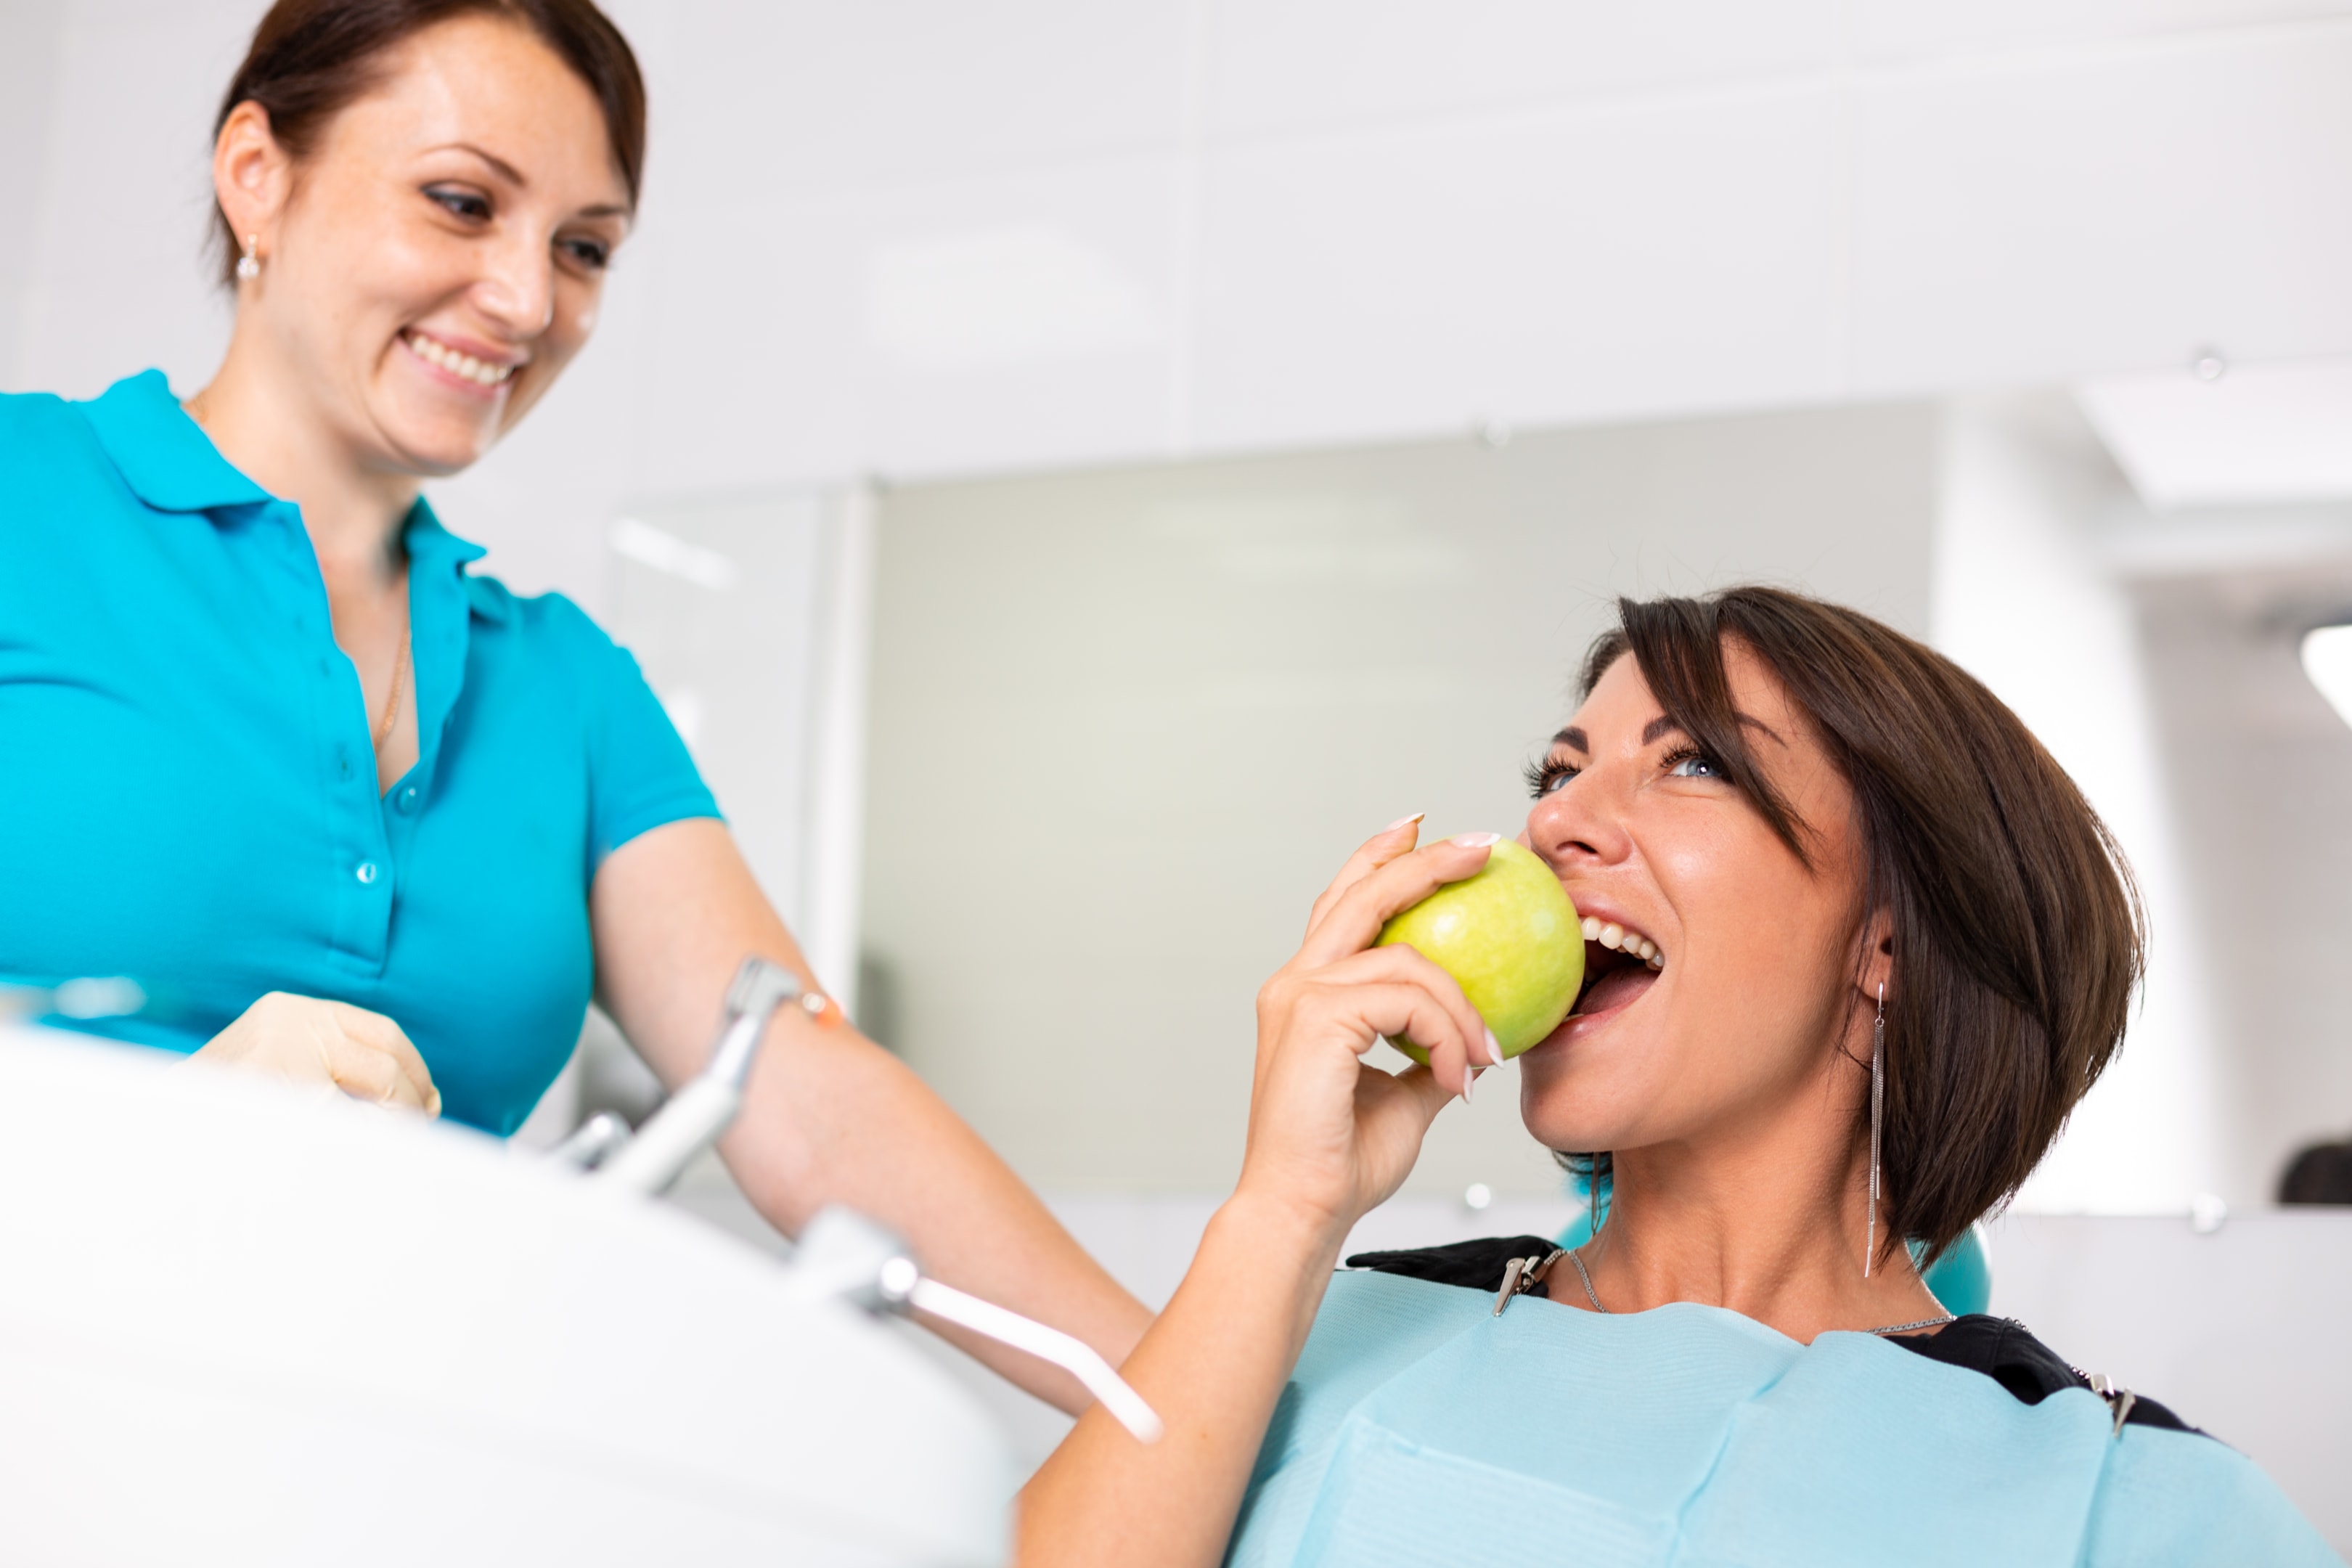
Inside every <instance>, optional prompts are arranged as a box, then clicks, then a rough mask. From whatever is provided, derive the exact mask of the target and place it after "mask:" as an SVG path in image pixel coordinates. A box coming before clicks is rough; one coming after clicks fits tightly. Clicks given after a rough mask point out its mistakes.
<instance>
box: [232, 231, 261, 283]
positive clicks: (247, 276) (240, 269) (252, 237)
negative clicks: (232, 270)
mask: <svg viewBox="0 0 2352 1568" xmlns="http://www.w3.org/2000/svg"><path fill="white" fill-rule="evenodd" d="M236 276H237V281H239V282H241V283H250V282H252V281H253V280H254V279H257V278H258V277H260V276H261V237H260V236H259V235H257V234H248V235H247V236H246V237H245V254H244V255H243V256H240V257H238V258H236Z"/></svg>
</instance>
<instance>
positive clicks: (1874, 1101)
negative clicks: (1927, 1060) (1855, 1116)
mask: <svg viewBox="0 0 2352 1568" xmlns="http://www.w3.org/2000/svg"><path fill="white" fill-rule="evenodd" d="M1885 1115H1886V982H1885V981H1884V980H1882V981H1880V982H1879V983H1878V1019H1877V1021H1876V1022H1875V1023H1874V1024H1872V1025H1871V1026H1870V1226H1869V1230H1868V1232H1867V1235H1868V1239H1867V1240H1866V1241H1864V1243H1863V1252H1862V1277H1863V1278H1864V1279H1869V1278H1870V1265H1871V1261H1872V1259H1873V1258H1875V1257H1876V1256H1877V1253H1878V1136H1879V1126H1880V1124H1881V1123H1882V1122H1883V1121H1885Z"/></svg>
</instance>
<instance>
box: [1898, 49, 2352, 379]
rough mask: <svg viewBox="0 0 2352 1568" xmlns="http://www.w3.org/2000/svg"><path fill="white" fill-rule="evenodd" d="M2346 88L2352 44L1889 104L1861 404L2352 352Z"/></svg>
mask: <svg viewBox="0 0 2352 1568" xmlns="http://www.w3.org/2000/svg"><path fill="white" fill-rule="evenodd" d="M2347 83H2352V26H2347V25H2345V24H2342V23H2336V24H2330V25H2328V26H2321V27H2303V28H2282V29H2276V30H2268V31H2265V30H2250V31H2247V32H2245V33H2243V34H2231V35H2224V36H2220V37H2199V38H2195V39H2189V40H2167V41H2163V42H2160V43H2157V44H2147V45H2135V46H2130V47H2120V48H2117V49H2114V50H2109V51H2102V52H2097V53H2094V54H2088V55H2081V56H2065V57H2054V58H2032V59H2029V60H2026V61H2024V62H2022V63H2001V64H1999V65H1991V66H1984V67H1981V68H1979V67H1975V66H1956V67H1952V68H1939V69H1933V70H1923V71H1919V72H1916V73H1905V72H1896V73H1894V74H1892V75H1890V76H1888V77H1887V78H1885V79H1883V80H1880V81H1878V82H1875V83H1874V84H1873V85H1871V86H1870V87H1868V88H1867V89H1864V91H1863V92H1862V94H1861V96H1860V99H1859V101H1858V105H1857V113H1856V122H1855V124H1856V130H1855V135H1856V148H1855V156H1856V174H1855V180H1854V214H1855V219H1854V224H1855V242H1854V261H1853V311H1854V353H1855V361H1854V364H1855V384H1856V388H1857V390H1861V391H1864V392H1870V391H1896V390H1903V389H1914V390H1921V389H1930V388H1934V389H1942V388H1948V387H1953V386H1969V385H1983V384H2000V383H2017V382H2025V381H2033V380H2043V379H2064V378H2069V377H2072V376H2074V375H2075V374H2084V373H2096V372H2099V371H2103V370H2113V369H2123V368H2136V367H2139V366H2146V365H2160V364H2174V363H2186V362H2187V361H2188V359H2189V357H2190V355H2191V354H2192V353H2195V352H2196V351H2197V350H2198V348H2199V347H2200V345H2206V344H2210V345H2218V346H2219V347H2221V349H2222V350H2223V351H2224V352H2225V353H2228V354H2230V355H2231V356H2232V357H2234V358H2240V359H2249V360H2252V359H2274V358H2292V357H2295V356H2298V355H2302V354H2311V353H2341V352H2343V351H2344V350H2345V349H2347V348H2352V290H2347V289H2344V288H2343V287H2341V284H2340V280H2341V279H2344V278H2345V277H2347V276H2352V200H2347V199H2346V196H2345V192H2346V191H2347V188H2352V184H2347V182H2352V90H2347Z"/></svg>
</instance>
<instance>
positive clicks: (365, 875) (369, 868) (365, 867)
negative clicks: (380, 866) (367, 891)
mask: <svg viewBox="0 0 2352 1568" xmlns="http://www.w3.org/2000/svg"><path fill="white" fill-rule="evenodd" d="M358 876H359V879H360V880H361V881H362V882H373V881H374V880H375V862H374V861H373V860H362V861H361V862H360V868H359V872H358Z"/></svg>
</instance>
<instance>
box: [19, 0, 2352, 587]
mask: <svg viewBox="0 0 2352 1568" xmlns="http://www.w3.org/2000/svg"><path fill="white" fill-rule="evenodd" d="M259 10H260V5H259V3H258V0H48V3H47V4H44V3H43V0H17V3H16V5H11V6H10V7H9V8H8V9H7V11H6V12H5V15H0V57H6V58H10V59H11V60H12V61H13V62H16V63H14V64H12V66H11V67H9V69H12V70H15V71H17V72H19V73H21V74H23V75H25V76H26V77H27V78H28V79H32V80H34V81H36V82H37V83H46V84H47V85H48V86H50V87H51V88H53V89H54V90H53V94H52V96H51V98H50V100H49V102H50V112H49V114H48V116H47V120H48V126H49V130H48V134H47V150H46V153H40V152H39V142H40V139H39V138H34V139H32V140H31V141H30V142H12V143H11V145H12V146H19V145H22V146H29V147H31V148H32V149H33V150H34V153H35V155H34V158H33V160H32V162H34V163H37V164H38V170H37V175H33V176H27V175H26V174H25V173H24V172H23V171H22V170H21V169H20V170H17V171H13V172H12V173H11V174H8V175H6V176H5V178H7V179H10V180H13V181H15V182H16V183H17V184H24V183H26V180H27V178H28V177H29V178H32V179H33V180H34V182H35V183H37V185H38V188H39V192H40V195H39V196H38V199H37V200H35V201H34V202H32V203H31V204H30V205H29V207H22V206H12V207H10V208H9V209H7V210H9V211H12V212H28V213H29V218H28V221H26V223H25V224H24V226H23V227H22V228H17V227H16V226H13V225H12V228H11V232H10V235H9V241H10V243H9V245H8V246H7V247H5V248H6V249H8V250H10V251H12V252H13V253H15V254H12V256H11V257H10V258H9V259H8V260H7V261H6V262H0V288H5V287H8V286H10V285H11V284H12V282H13V284H14V286H15V289H16V299H15V300H14V306H13V311H14V315H15V318H16V330H15V331H14V333H13V337H14V348H13V350H10V349H9V348H8V347H7V345H8V343H9V342H10V336H9V335H7V334H0V353H7V354H8V357H7V358H6V359H5V360H0V384H5V385H8V386H11V387H18V388H21V387H26V386H47V387H54V388H59V389H63V390H68V391H71V392H74V393H77V394H85V395H86V394H88V393H90V392H93V391H95V390H97V389H98V388H99V387H100V386H102V385H103V384H105V383H106V382H107V381H109V380H110V379H111V378H112V377H114V376H115V375H118V374H122V373H124V372H126V371H128V370H131V369H136V368H138V367H139V366H141V365H142V364H145V363H163V364H164V365H165V366H166V367H167V368H169V369H171V370H172V371H173V374H174V375H175V376H177V377H179V378H180V379H181V380H182V381H183V382H188V381H190V380H192V379H193V378H199V377H201V376H202V375H203V374H205V372H206V371H207V369H208V368H209V365H210V363H211V360H212V357H213V355H214V353H215V352H216V348H217V344H218V342H219V339H220V329H221V320H220V316H219V313H218V310H217V308H216V306H215V304H214V303H213V302H212V300H211V296H210V295H209V294H208V292H207V289H206V287H205V283H204V281H203V279H202V277H201V275H200V272H199V269H198V267H197V261H196V249H197V246H198V242H199V240H200V238H201V236H202V232H203V225H204V218H205V140H206V138H205V130H206V127H207V124H208V122H209V116H210V113H211V110H212V109H213V107H214V105H213V99H214V95H215V93H216V92H217V91H218V90H219V89H220V87H221V85H222V84H223V83H224V82H225V81H226V77H227V75H228V72H229V70H230V68H231V67H232V65H233V64H234V61H235V59H236V55H237V52H238V49H239V47H240V45H241V43H242V40H243V37H244V34H245V32H246V30H247V28H248V27H249V26H250V25H251V22H252V20H253V19H254V17H255V16H257V14H258V12H259ZM614 12H615V14H616V15H617V16H619V18H620V19H621V20H622V22H623V23H624V25H625V26H626V27H627V28H628V30H629V31H630V33H631V35H632V37H634V38H635V41H636V43H637V45H638V47H639V48H640V50H641V52H642V54H643V56H644V58H645V60H646V67H647V70H648V73H649V77H650V79H651V85H652V92H653V103H654V140H653V153H652V167H651V171H650V184H649V186H648V195H647V205H646V214H645V219H646V221H645V226H644V230H643V233H642V234H641V236H640V237H639V238H638V239H637V240H636V241H635V242H634V243H633V244H632V246H631V247H630V248H629V250H628V251H627V252H626V253H625V256H624V259H623V263H622V266H621V268H620V272H619V276H618V277H617V278H616V279H615V283H614V300H613V303H612V305H611V307H610V309H609V311H608V317H607V321H606V325H605V327H604V336H605V340H606V341H605V342H603V343H602V344H600V345H599V346H598V348H597V349H596V350H595V351H594V352H593V353H591V354H590V355H589V357H588V359H587V360H586V361H585V362H584V363H583V365H582V366H581V367H580V368H579V369H578V370H577V371H575V372H574V373H573V374H574V377H575V380H574V383H573V384H572V385H569V386H567V387H565V388H563V389H562V391H561V392H559V394H558V395H557V396H556V397H555V398H554V400H552V402H551V404H550V405H549V406H548V407H547V408H546V409H544V410H543V411H542V412H541V414H540V415H539V416H537V418H536V419H535V420H534V423H533V426H531V427H530V429H528V430H526V431H525V432H524V433H523V434H522V436H521V437H520V438H519V439H518V441H517V442H516V443H515V449H514V450H513V451H511V452H509V453H507V454H504V455H502V457H501V458H500V459H499V462H498V463H496V464H493V465H491V466H490V467H489V468H488V470H486V471H485V473H484V474H483V476H482V477H481V478H480V479H478V480H468V481H467V483H466V484H463V485H459V486H457V487H452V499H453V501H454V500H462V501H463V503H464V504H463V506H462V507H461V508H459V509H458V510H461V511H462V512H463V513H464V514H465V520H466V521H469V522H470V523H471V525H472V526H473V528H474V531H476V532H478V533H480V534H483V535H485V536H486V537H488V539H489V541H490V542H492V543H493V544H494V545H496V546H497V548H498V549H499V552H500V554H501V565H502V567H504V569H506V570H507V571H508V572H509V574H512V575H514V576H515V577H516V578H517V580H518V581H520V582H522V583H524V584H530V585H536V584H548V583H555V584H563V585H566V586H569V587H572V588H573V589H575V590H576V591H579V592H581V593H582V594H583V596H585V597H588V598H591V599H592V600H593V597H594V592H595V588H594V584H595V579H596V576H597V569H596V560H597V547H596V544H595V542H594V532H593V529H584V528H583V519H586V521H596V520H595V519H593V518H586V514H590V513H595V512H597V511H598V510H600V509H604V508H608V507H609V506H610V505H611V504H612V503H613V500H614V497H616V496H646V495H656V496H660V495H669V494H673V493H677V492H683V491H702V490H709V489H773V488H777V487H787V486H796V485H802V484H805V483H808V482H812V481H826V480H833V479H841V478H844V477H847V476H853V475H856V474H859V473H864V472H868V471H879V472H883V473H887V474H891V475H894V476H898V477H911V476H926V475H932V476H935V475H942V474H953V473H970V472H983V471H1003V470H1007V469H1022V468H1046V467H1056V466H1064V465H1071V464H1093V463H1099V462H1105V461H1113V460H1132V459H1136V458H1151V457H1162V456H1172V455H1182V454H1187V453H1193V452H1230V451H1235V450H1244V449H1255V448H1265V447H1286V446H1297V445H1301V444H1323V443H1330V442H1345V441H1360V440H1366V439H1375V438H1390V437H1423V436H1432V435H1437V434H1442V433H1445V432H1450V431H1454V430H1458V429H1461V428H1464V427H1465V426H1468V425H1469V424H1470V423H1471V422H1472V421H1473V420H1474V419H1477V418H1482V417H1496V418H1501V419H1504V420H1507V421H1509V422H1511V423H1514V424H1517V425H1518V426H1534V425H1543V424H1554V423H1560V422H1565V421H1587V420H1622V419H1625V418H1629V417H1634V416H1654V415H1675V414H1684V413H1689V412H1694V411H1705V410H1716V409H1727V408H1741V407H1759V406H1769V405H1787V404H1790V403H1822V402H1833V401H1840V400H1845V399H1852V398H1872V397H1878V396H1883V395H1889V394H1899V395H1923V394H1931V393H1936V392H1940V391H1944V390H1948V389H1951V388H1955V387H1963V386H1977V385H1989V384H2008V383H2020V382H2037V381H2045V380H2067V379H2072V378H2074V377H2076V376H2079V375H2083V374H2093V373H2102V372H2108V371H2115V370H2123V369H2132V368H2137V367H2143V366H2161V365H2168V364H2173V363H2181V362H2183V361H2185V360H2186V359H2187V357H2188V356H2189V354H2190V353H2192V352H2194V351H2196V350H2198V349H2199V348H2200V347H2201V346H2203V345H2207V344H2215V345H2219V346H2220V347H2221V348H2222V349H2223V350H2224V351H2225V352H2227V353H2229V354H2230V355H2231V356H2232V357H2233V358H2236V359H2241V360H2265V359H2289V358H2294V357H2297V356H2304V355H2311V354H2318V353H2344V352H2347V351H2352V291H2347V290H2346V289H2344V288H2343V287H2342V286H2341V279H2343V278H2345V277H2347V276H2352V205H2347V204H2346V203H2344V202H2343V201H2341V200H2338V199H2336V195H2337V194H2339V193H2340V192H2341V191H2343V190H2344V189H2345V188H2347V184H2352V94H2348V93H2346V92H2345V91H2344V90H2343V89H2342V84H2343V82H2344V81H2345V80H2347V79H2352V5H2347V4H2346V3H2344V0H2129V3H2124V4H2117V3H2116V0H2042V3H2039V4H2032V5H2028V4H2025V3H2023V0H2003V3H2001V4H1997V5H1986V4H1982V3H1963V0H1935V3H1927V0H1913V3H1908V4H1903V5H1850V4H1848V3H1847V0H1785V3H1783V4H1780V5H1772V6H1769V7H1766V6H1756V5H1743V4H1739V3H1738V0H1668V3H1664V4H1659V5H1648V6H1641V7H1633V8H1631V9H1629V8H1627V7H1625V6H1623V5H1608V4H1603V3H1601V0H1573V3H1538V0H1468V3H1465V4H1459V5H1446V6H1429V5H1412V4H1405V3H1403V0H1372V3H1363V0H1357V3H1352V4H1348V5H1340V4H1338V3H1336V0H1125V3H1122V4H1101V3H1098V0H990V3H989V4H986V5H949V4H943V3H941V0H929V3H923V0H870V3H867V4H861V5H817V4H810V3H805V0H803V3H798V4H774V3H772V0H664V3H656V0H616V3H615V4H614ZM27 62H30V63H27ZM5 112H8V113H9V114H10V115H11V117H12V121H13V120H15V119H26V118H37V114H36V111H35V110H34V109H33V107H32V100H31V99H30V98H29V97H27V98H23V99H17V100H14V107H13V108H12V109H11V110H7V111H5ZM0 194H6V193H5V192H0Z"/></svg>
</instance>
